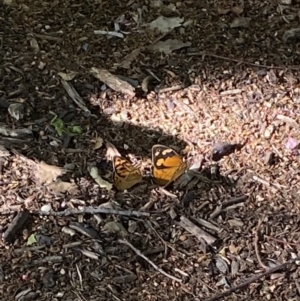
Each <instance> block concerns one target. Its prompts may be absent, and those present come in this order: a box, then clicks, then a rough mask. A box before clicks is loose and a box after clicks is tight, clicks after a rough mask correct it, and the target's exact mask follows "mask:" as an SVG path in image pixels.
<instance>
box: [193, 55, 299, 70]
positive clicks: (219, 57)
mask: <svg viewBox="0 0 300 301" xmlns="http://www.w3.org/2000/svg"><path fill="white" fill-rule="evenodd" d="M187 55H188V56H196V55H202V56H203V55H204V56H210V57H215V58H217V59H221V60H225V61H231V62H235V63H240V64H245V65H249V66H254V67H257V68H267V69H282V68H287V69H290V70H297V71H298V70H299V67H296V66H289V67H286V66H282V67H280V66H269V65H263V64H255V63H251V62H248V61H245V60H238V59H233V58H230V57H226V56H222V55H216V54H212V53H205V52H203V51H199V52H191V53H188V54H187Z"/></svg>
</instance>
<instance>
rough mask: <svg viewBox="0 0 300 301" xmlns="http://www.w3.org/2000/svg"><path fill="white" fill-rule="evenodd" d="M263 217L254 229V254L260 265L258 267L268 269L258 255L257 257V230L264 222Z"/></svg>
mask: <svg viewBox="0 0 300 301" xmlns="http://www.w3.org/2000/svg"><path fill="white" fill-rule="evenodd" d="M264 218H265V216H263V217H262V218H261V219H260V220H259V221H258V224H257V228H256V231H255V238H254V249H255V254H256V257H257V260H258V263H259V264H260V266H261V267H262V268H264V269H267V268H268V267H267V266H266V265H265V264H264V263H263V262H262V261H261V258H260V255H259V250H258V233H259V229H260V227H261V224H262V222H263V220H264Z"/></svg>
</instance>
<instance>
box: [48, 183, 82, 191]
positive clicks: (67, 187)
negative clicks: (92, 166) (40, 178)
mask: <svg viewBox="0 0 300 301" xmlns="http://www.w3.org/2000/svg"><path fill="white" fill-rule="evenodd" d="M47 188H49V189H51V190H53V191H54V192H57V193H60V192H65V191H68V192H71V193H72V194H74V193H75V192H76V190H77V185H76V184H75V183H69V182H63V181H60V180H57V181H55V182H53V183H50V184H49V185H47Z"/></svg>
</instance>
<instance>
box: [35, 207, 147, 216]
mask: <svg viewBox="0 0 300 301" xmlns="http://www.w3.org/2000/svg"><path fill="white" fill-rule="evenodd" d="M97 213H106V214H118V215H125V216H137V217H141V216H150V213H148V212H141V211H132V210H115V209H109V208H93V207H84V208H83V209H82V210H79V209H73V208H71V209H66V210H64V211H60V212H54V211H50V212H43V211H39V212H37V213H36V214H40V215H53V216H69V215H77V214H97Z"/></svg>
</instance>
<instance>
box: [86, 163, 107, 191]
mask: <svg viewBox="0 0 300 301" xmlns="http://www.w3.org/2000/svg"><path fill="white" fill-rule="evenodd" d="M89 172H90V175H91V177H92V178H93V179H94V180H95V182H96V183H97V184H98V185H99V186H100V187H101V188H106V189H107V190H111V189H112V184H111V183H109V182H107V181H106V180H104V179H102V178H101V177H100V176H99V174H98V169H97V168H96V167H92V168H91V169H90V171H89Z"/></svg>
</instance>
